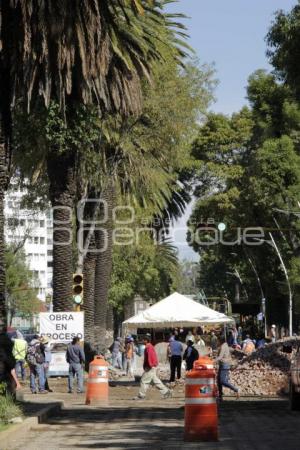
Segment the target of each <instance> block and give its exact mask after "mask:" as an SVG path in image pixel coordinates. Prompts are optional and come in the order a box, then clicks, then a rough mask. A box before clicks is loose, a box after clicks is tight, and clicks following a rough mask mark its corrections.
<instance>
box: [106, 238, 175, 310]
mask: <svg viewBox="0 0 300 450" xmlns="http://www.w3.org/2000/svg"><path fill="white" fill-rule="evenodd" d="M178 270H179V267H178V261H177V256H176V250H175V249H174V247H172V246H171V245H170V244H168V242H163V243H158V244H156V243H154V242H153V239H152V238H151V236H149V235H147V234H146V233H144V235H143V242H140V243H137V242H136V243H135V244H134V245H130V246H125V245H123V246H115V248H114V254H113V272H112V280H111V288H110V291H109V301H110V303H111V304H113V305H114V307H115V308H117V309H118V310H119V311H122V310H123V307H124V304H125V303H127V302H131V301H133V300H134V298H135V297H136V296H137V295H140V296H141V297H142V298H143V299H144V300H147V301H150V300H151V301H152V302H155V301H157V300H161V299H162V298H163V297H165V296H167V295H169V294H170V293H171V291H172V290H173V289H174V290H175V289H176V282H177V279H178Z"/></svg>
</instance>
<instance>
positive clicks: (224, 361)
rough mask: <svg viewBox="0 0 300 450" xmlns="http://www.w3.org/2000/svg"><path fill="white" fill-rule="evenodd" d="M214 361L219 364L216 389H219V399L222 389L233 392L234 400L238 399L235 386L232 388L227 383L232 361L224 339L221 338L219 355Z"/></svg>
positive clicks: (237, 391)
mask: <svg viewBox="0 0 300 450" xmlns="http://www.w3.org/2000/svg"><path fill="white" fill-rule="evenodd" d="M216 361H217V362H218V363H219V370H218V389H219V398H220V400H222V398H223V387H227V388H229V389H231V390H232V391H234V392H235V394H236V398H239V390H238V388H236V387H235V386H233V385H232V384H231V383H230V381H229V370H230V367H231V365H232V359H231V354H230V349H229V346H228V344H227V342H226V339H225V337H224V338H222V345H221V347H220V350H219V355H218V357H217V358H216Z"/></svg>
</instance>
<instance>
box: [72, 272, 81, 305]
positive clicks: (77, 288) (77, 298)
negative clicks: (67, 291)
mask: <svg viewBox="0 0 300 450" xmlns="http://www.w3.org/2000/svg"><path fill="white" fill-rule="evenodd" d="M73 300H74V303H75V305H77V306H79V305H82V303H83V275H82V274H80V273H75V274H74V275H73Z"/></svg>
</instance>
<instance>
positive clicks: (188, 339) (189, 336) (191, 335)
mask: <svg viewBox="0 0 300 450" xmlns="http://www.w3.org/2000/svg"><path fill="white" fill-rule="evenodd" d="M188 341H192V342H194V343H195V336H194V335H193V333H192V332H191V331H189V332H188V334H187V335H186V338H185V342H186V344H187V343H188Z"/></svg>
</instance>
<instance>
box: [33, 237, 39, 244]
mask: <svg viewBox="0 0 300 450" xmlns="http://www.w3.org/2000/svg"><path fill="white" fill-rule="evenodd" d="M34 243H35V244H38V243H39V238H38V237H37V236H36V237H35V238H34Z"/></svg>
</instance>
